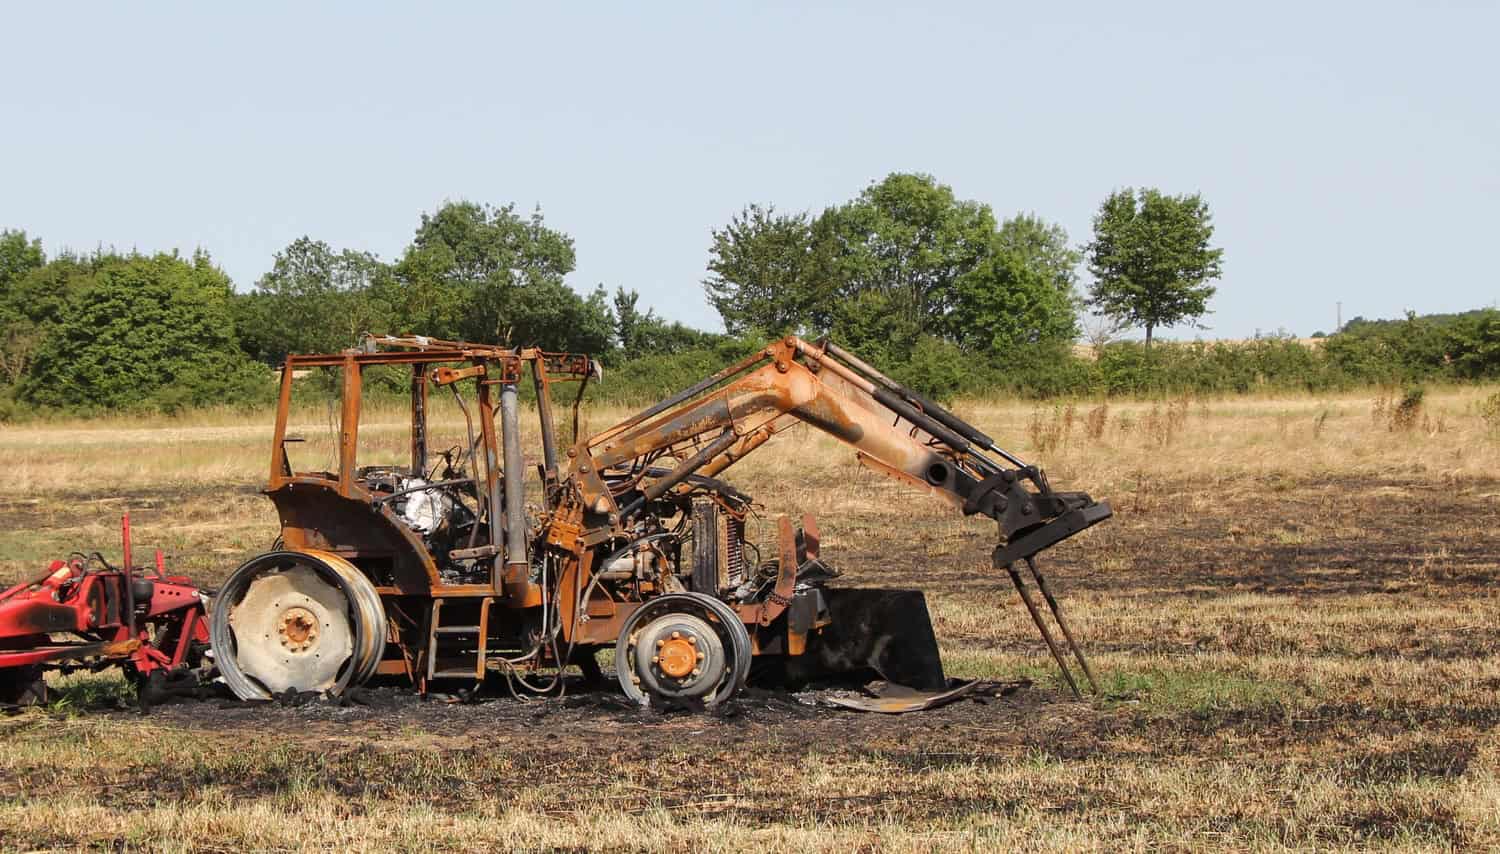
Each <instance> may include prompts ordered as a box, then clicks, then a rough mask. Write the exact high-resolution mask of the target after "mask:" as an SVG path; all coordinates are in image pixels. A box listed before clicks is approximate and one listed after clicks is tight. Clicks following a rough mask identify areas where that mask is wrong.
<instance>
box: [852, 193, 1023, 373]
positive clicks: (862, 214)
mask: <svg viewBox="0 0 1500 854" xmlns="http://www.w3.org/2000/svg"><path fill="white" fill-rule="evenodd" d="M823 218H824V219H825V220H829V221H830V222H831V224H832V232H833V238H834V240H835V241H836V244H837V250H838V251H837V265H836V268H837V271H838V274H839V281H838V289H837V291H836V294H835V296H836V299H835V300H833V301H832V302H831V303H830V304H827V305H825V306H823V307H822V309H823V311H825V312H827V313H828V317H829V318H830V320H831V322H829V323H827V325H828V326H830V327H832V328H833V329H834V331H835V332H837V331H838V327H839V325H840V320H841V318H840V314H841V312H840V308H841V307H842V306H844V305H847V304H848V303H847V302H846V301H848V300H853V299H855V298H857V297H859V296H861V295H863V294H868V293H877V294H880V295H881V296H882V297H884V307H885V310H887V311H891V312H894V313H895V315H896V322H898V323H899V324H900V326H902V327H904V328H905V329H908V330H911V332H912V333H915V334H920V333H921V332H922V331H923V330H925V329H936V328H939V327H941V326H942V325H943V318H944V316H945V315H946V314H947V313H948V310H949V309H950V308H951V307H952V305H953V301H954V296H955V295H954V286H955V284H956V283H957V281H958V279H959V278H960V277H962V276H964V275H966V274H969V273H970V272H972V271H973V270H974V269H976V268H977V267H978V266H979V265H980V264H981V263H982V262H983V261H984V259H985V258H987V257H988V256H989V255H990V254H992V253H993V252H994V250H995V230H996V223H995V215H994V213H993V212H992V211H991V210H990V208H989V206H988V205H983V204H980V203H978V202H972V201H962V200H959V199H957V198H956V197H955V196H954V194H953V189H952V188H951V187H948V186H946V185H943V184H939V183H938V182H937V181H936V180H935V179H934V178H932V176H930V175H912V174H902V173H895V174H892V175H889V176H887V177H886V178H885V179H884V180H882V181H880V182H878V183H875V184H871V185H870V186H869V187H867V188H865V191H864V192H862V193H860V195H859V197H858V198H856V199H855V200H854V201H852V202H850V203H849V204H847V205H844V206H842V207H840V208H836V209H833V210H831V211H828V212H825V213H824V215H823ZM912 341H915V337H914V335H913V337H912ZM851 343H852V344H856V345H857V344H858V343H859V342H854V341H851Z"/></svg>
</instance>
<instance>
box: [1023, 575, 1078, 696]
mask: <svg viewBox="0 0 1500 854" xmlns="http://www.w3.org/2000/svg"><path fill="white" fill-rule="evenodd" d="M1005 571H1006V572H1008V573H1010V581H1011V583H1012V584H1014V585H1015V586H1016V592H1017V593H1019V594H1021V601H1022V602H1025V603H1026V610H1027V611H1030V612H1031V621H1032V622H1033V623H1036V627H1037V629H1038V630H1039V631H1040V632H1041V633H1042V640H1044V641H1046V642H1047V648H1048V649H1050V650H1052V660H1054V661H1056V662H1057V669H1058V670H1061V671H1062V675H1063V678H1064V679H1066V680H1067V681H1068V687H1069V688H1072V689H1073V696H1074V697H1076V698H1078V699H1080V700H1082V699H1083V692H1082V691H1079V690H1078V683H1077V682H1075V681H1073V674H1072V673H1070V672H1069V671H1068V663H1067V661H1065V660H1064V659H1063V654H1062V651H1061V650H1059V649H1058V648H1057V641H1055V640H1053V638H1052V631H1051V630H1050V629H1048V628H1047V623H1046V621H1045V620H1044V619H1043V618H1042V612H1041V611H1040V610H1038V609H1037V607H1036V601H1035V600H1033V599H1032V598H1031V591H1030V590H1027V589H1026V583H1025V582H1024V581H1022V580H1021V573H1020V572H1018V571H1016V565H1015V564H1009V565H1007V566H1006V567H1005Z"/></svg>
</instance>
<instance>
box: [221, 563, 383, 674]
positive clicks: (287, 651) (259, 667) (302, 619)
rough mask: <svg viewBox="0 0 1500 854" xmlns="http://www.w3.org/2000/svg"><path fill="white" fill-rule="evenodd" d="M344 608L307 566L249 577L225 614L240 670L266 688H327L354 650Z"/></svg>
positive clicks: (339, 596) (334, 592) (338, 595)
mask: <svg viewBox="0 0 1500 854" xmlns="http://www.w3.org/2000/svg"><path fill="white" fill-rule="evenodd" d="M348 610H349V604H348V601H347V600H346V599H345V598H344V595H343V594H342V593H340V592H339V591H338V590H337V589H335V588H334V587H333V586H332V585H331V584H329V583H328V582H326V581H324V580H323V579H321V578H319V577H318V575H317V573H315V572H314V571H313V570H312V568H311V567H307V566H296V567H293V568H291V569H288V570H285V571H283V572H267V573H266V574H264V575H261V576H259V577H257V578H255V579H254V580H253V581H251V582H250V584H249V585H248V586H247V587H246V589H245V595H244V598H242V599H241V600H240V601H239V602H237V603H235V604H234V606H233V608H232V610H231V612H230V615H229V624H230V626H231V627H232V628H233V629H234V635H235V657H236V659H237V662H238V664H239V667H240V670H241V671H243V672H245V673H247V674H249V675H251V676H252V677H253V678H254V679H255V680H256V681H257V682H259V683H260V684H261V685H262V686H264V688H265V689H266V690H267V691H270V692H272V693H280V692H282V691H286V690H295V691H326V690H328V689H329V688H331V687H332V686H333V685H334V684H335V682H336V680H337V679H338V674H339V670H340V668H341V667H342V666H343V665H344V663H345V662H346V661H348V660H349V657H350V655H351V654H353V652H354V637H353V626H352V624H351V622H350V620H349V615H348Z"/></svg>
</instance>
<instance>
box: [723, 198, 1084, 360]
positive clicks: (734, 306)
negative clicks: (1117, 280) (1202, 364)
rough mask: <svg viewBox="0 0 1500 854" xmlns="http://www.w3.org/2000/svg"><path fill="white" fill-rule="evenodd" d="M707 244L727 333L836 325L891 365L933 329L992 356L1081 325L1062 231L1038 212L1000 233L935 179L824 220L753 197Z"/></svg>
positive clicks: (1072, 256)
mask: <svg viewBox="0 0 1500 854" xmlns="http://www.w3.org/2000/svg"><path fill="white" fill-rule="evenodd" d="M710 252H711V260H710V263H709V270H710V272H711V273H713V275H712V276H711V277H710V278H709V279H707V280H706V281H705V283H704V284H705V286H706V288H707V290H708V295H709V300H710V302H712V303H713V304H714V306H715V307H716V308H717V309H718V310H719V314H720V316H721V317H722V318H723V319H724V326H725V328H726V329H727V330H728V331H729V332H730V333H731V334H739V333H742V332H746V331H750V330H762V331H764V332H773V333H779V332H782V331H786V330H797V331H803V332H808V333H812V334H822V333H831V334H833V335H834V336H836V337H837V338H839V339H840V340H841V341H842V342H844V343H846V344H848V345H849V346H851V347H854V348H856V349H858V350H860V352H861V353H863V354H865V356H866V358H868V359H870V360H871V361H872V362H873V363H875V364H876V365H881V366H884V367H886V368H890V369H894V367H895V366H897V365H900V364H903V363H905V362H907V361H908V360H910V359H911V358H912V354H913V351H914V348H915V347H916V345H917V343H918V342H919V341H921V340H922V339H923V337H924V336H927V337H932V338H934V339H941V340H942V341H945V342H947V343H948V344H957V345H959V346H962V347H964V348H968V352H969V353H971V354H975V353H977V354H980V355H984V356H994V355H998V354H1000V353H1001V352H1002V351H1005V350H1007V349H1010V348H1013V347H1016V346H1021V345H1026V344H1034V343H1038V342H1042V341H1050V340H1055V339H1071V338H1072V336H1073V335H1074V334H1075V332H1076V327H1075V319H1074V316H1075V314H1076V305H1075V303H1076V297H1075V296H1074V294H1073V283H1074V281H1075V277H1076V274H1075V272H1074V268H1075V267H1076V266H1077V263H1078V257H1079V256H1078V253H1077V252H1076V251H1075V250H1072V249H1070V248H1069V247H1068V244H1067V234H1066V233H1065V232H1063V231H1062V229H1060V228H1058V227H1056V226H1052V225H1048V224H1047V223H1045V222H1043V221H1042V220H1040V219H1039V218H1037V217H1035V216H1030V215H1023V216H1019V217H1015V218H1013V219H1012V220H1009V221H1007V222H1006V223H1005V224H1004V225H1003V226H998V227H997V225H996V221H995V215H994V212H993V211H992V210H991V209H990V207H989V206H988V205H985V204H981V203H979V202H975V201H967V200H962V199H959V198H957V197H956V196H955V195H954V193H953V190H952V188H950V187H948V186H946V185H943V184H940V183H938V182H937V181H936V180H935V179H934V178H932V177H931V176H929V175H916V174H904V173H895V174H892V175H888V176H887V177H886V178H884V179H883V180H881V181H878V182H875V183H872V184H871V185H870V186H868V187H866V188H865V190H864V192H862V193H860V195H859V196H858V197H857V198H855V199H853V200H851V201H850V202H848V203H847V204H844V205H839V206H836V207H831V208H828V209H826V210H825V211H824V212H823V213H822V214H821V215H819V216H818V217H816V218H812V217H809V216H808V215H807V214H793V215H783V214H776V213H775V212H774V209H772V208H769V207H767V208H762V207H759V206H755V205H752V206H750V207H748V208H746V209H745V210H744V212H742V213H741V214H740V215H739V216H736V217H735V218H734V220H733V221H732V222H731V223H730V224H729V226H728V227H727V228H725V229H723V230H722V231H715V232H714V245H713V248H712V249H711V250H710ZM951 349H952V348H948V349H946V350H945V349H943V348H939V347H936V346H935V345H933V344H931V343H930V342H929V344H928V345H927V346H926V349H925V350H924V353H927V354H928V355H931V354H934V353H938V352H949V351H950V350H951Z"/></svg>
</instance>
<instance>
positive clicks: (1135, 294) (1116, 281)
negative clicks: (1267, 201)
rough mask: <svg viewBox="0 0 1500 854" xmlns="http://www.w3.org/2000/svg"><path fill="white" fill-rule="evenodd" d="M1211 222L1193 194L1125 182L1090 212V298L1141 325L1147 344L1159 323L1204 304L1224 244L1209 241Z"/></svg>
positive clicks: (1192, 316) (1203, 309)
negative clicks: (1136, 187)
mask: <svg viewBox="0 0 1500 854" xmlns="http://www.w3.org/2000/svg"><path fill="white" fill-rule="evenodd" d="M1213 233H1214V227H1213V221H1212V217H1211V216H1210V214H1209V210H1208V204H1207V203H1206V202H1204V201H1203V198H1202V197H1201V196H1199V195H1197V194H1193V195H1182V196H1168V195H1164V194H1163V193H1161V192H1160V191H1158V190H1155V189H1141V190H1139V191H1137V190H1133V189H1131V188H1129V187H1127V188H1125V189H1123V190H1120V191H1118V192H1115V193H1112V194H1111V195H1110V196H1109V198H1107V199H1105V200H1104V203H1103V204H1102V205H1100V207H1099V213H1098V214H1097V215H1096V216H1095V217H1094V239H1093V241H1092V242H1091V243H1089V245H1088V247H1087V252H1088V261H1089V272H1090V273H1092V274H1093V275H1094V283H1093V285H1092V286H1091V288H1090V299H1089V305H1091V306H1093V307H1094V308H1095V309H1097V310H1098V311H1099V312H1101V313H1102V314H1104V315H1107V316H1109V317H1112V318H1115V319H1117V320H1119V321H1122V322H1125V323H1129V324H1130V325H1132V326H1144V327H1145V329H1146V346H1147V347H1150V346H1151V339H1152V336H1153V334H1154V332H1155V330H1156V328H1157V327H1159V326H1172V325H1175V324H1178V323H1181V322H1182V321H1184V320H1196V319H1197V318H1199V317H1202V316H1203V315H1204V314H1205V313H1207V312H1208V300H1209V298H1210V297H1212V296H1213V295H1214V291H1215V288H1214V286H1213V285H1210V284H1208V282H1209V281H1211V280H1213V279H1217V278H1219V276H1220V274H1221V265H1222V260H1223V255H1224V251H1223V250H1222V249H1216V248H1214V247H1212V246H1210V245H1209V241H1210V240H1211V239H1212V238H1213Z"/></svg>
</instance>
